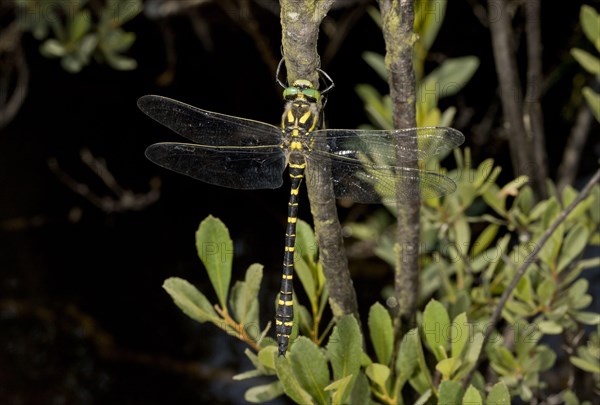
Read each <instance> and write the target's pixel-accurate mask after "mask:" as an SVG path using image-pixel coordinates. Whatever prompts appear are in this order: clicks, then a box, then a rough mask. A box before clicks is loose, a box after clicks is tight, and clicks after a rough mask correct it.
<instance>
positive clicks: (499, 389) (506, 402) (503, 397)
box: [486, 382, 510, 405]
mask: <svg viewBox="0 0 600 405" xmlns="http://www.w3.org/2000/svg"><path fill="white" fill-rule="evenodd" d="M486 404H489V405H510V394H509V392H508V387H507V386H506V384H504V383H503V382H499V383H496V385H494V386H493V387H492V389H491V390H490V393H489V394H488V396H487V399H486Z"/></svg>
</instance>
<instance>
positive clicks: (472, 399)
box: [462, 385, 483, 405]
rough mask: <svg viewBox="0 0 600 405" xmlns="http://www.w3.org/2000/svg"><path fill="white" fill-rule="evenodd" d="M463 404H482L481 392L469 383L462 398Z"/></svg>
mask: <svg viewBox="0 0 600 405" xmlns="http://www.w3.org/2000/svg"><path fill="white" fill-rule="evenodd" d="M462 404H463V405H483V398H481V394H480V393H479V391H477V388H475V387H473V386H472V385H469V388H467V392H465V395H464V396H463V398H462Z"/></svg>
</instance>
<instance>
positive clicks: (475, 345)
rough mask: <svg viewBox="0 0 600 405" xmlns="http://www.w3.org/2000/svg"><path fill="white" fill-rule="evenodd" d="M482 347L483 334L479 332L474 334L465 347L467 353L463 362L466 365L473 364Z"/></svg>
mask: <svg viewBox="0 0 600 405" xmlns="http://www.w3.org/2000/svg"><path fill="white" fill-rule="evenodd" d="M482 347H483V334H482V333H481V332H477V333H475V335H473V337H472V338H471V341H470V343H469V345H468V346H467V351H466V353H465V361H466V362H468V363H472V364H475V361H476V360H477V358H478V357H479V353H481V348H482Z"/></svg>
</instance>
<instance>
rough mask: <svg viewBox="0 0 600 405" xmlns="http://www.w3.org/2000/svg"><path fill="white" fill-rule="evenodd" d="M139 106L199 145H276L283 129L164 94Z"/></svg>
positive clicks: (148, 97)
mask: <svg viewBox="0 0 600 405" xmlns="http://www.w3.org/2000/svg"><path fill="white" fill-rule="evenodd" d="M137 105H138V107H139V108H140V110H142V111H143V112H144V113H145V114H146V115H148V116H149V117H150V118H152V119H154V120H156V121H158V122H159V123H161V124H162V125H164V126H166V127H168V128H170V129H172V130H173V131H175V132H177V133H178V134H180V135H182V136H185V137H186V138H188V139H189V140H191V141H193V142H195V143H198V144H200V145H207V146H274V145H279V144H280V143H281V136H282V132H281V129H280V128H278V127H276V126H274V125H270V124H265V123H263V122H259V121H253V120H248V119H245V118H238V117H232V116H230V115H225V114H219V113H215V112H210V111H205V110H201V109H199V108H196V107H193V106H191V105H188V104H185V103H182V102H180V101H177V100H173V99H170V98H166V97H161V96H143V97H141V98H140V99H139V100H138V102H137Z"/></svg>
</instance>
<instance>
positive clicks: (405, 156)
mask: <svg viewBox="0 0 600 405" xmlns="http://www.w3.org/2000/svg"><path fill="white" fill-rule="evenodd" d="M313 137H314V138H315V139H317V138H318V139H319V142H321V139H324V140H325V141H324V144H322V145H323V146H322V147H321V148H320V149H319V150H321V151H326V152H329V153H332V154H334V155H337V156H340V157H344V158H349V159H359V158H358V157H357V153H359V154H362V155H365V154H366V155H368V156H370V157H371V160H373V161H376V162H379V163H380V164H381V165H390V166H394V165H397V163H396V162H397V161H398V159H402V160H404V161H415V160H423V159H426V158H428V157H431V156H434V155H438V154H442V153H444V152H447V151H449V150H452V149H454V148H455V147H457V146H459V145H460V144H462V143H463V142H464V141H465V137H464V135H463V134H462V133H461V132H460V131H458V130H456V129H454V128H448V127H421V128H406V129H394V130H385V131H377V130H375V131H374V130H359V129H357V130H353V129H322V130H319V131H315V132H314V133H313Z"/></svg>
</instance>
